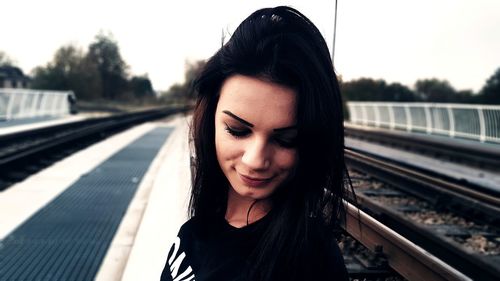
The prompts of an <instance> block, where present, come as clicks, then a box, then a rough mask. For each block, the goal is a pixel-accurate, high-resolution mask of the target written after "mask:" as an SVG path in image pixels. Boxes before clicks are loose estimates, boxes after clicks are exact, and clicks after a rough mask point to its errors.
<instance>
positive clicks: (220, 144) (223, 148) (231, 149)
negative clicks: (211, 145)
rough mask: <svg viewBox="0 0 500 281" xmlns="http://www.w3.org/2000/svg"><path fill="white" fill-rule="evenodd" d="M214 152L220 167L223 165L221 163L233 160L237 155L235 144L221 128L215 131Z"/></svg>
mask: <svg viewBox="0 0 500 281" xmlns="http://www.w3.org/2000/svg"><path fill="white" fill-rule="evenodd" d="M215 151H216V154H217V160H219V164H220V165H222V164H223V161H227V160H230V159H233V158H234V157H236V156H237V154H238V147H237V146H236V142H235V141H234V140H232V139H231V136H229V134H228V133H227V132H226V131H225V130H224V129H223V128H219V129H216V131H215Z"/></svg>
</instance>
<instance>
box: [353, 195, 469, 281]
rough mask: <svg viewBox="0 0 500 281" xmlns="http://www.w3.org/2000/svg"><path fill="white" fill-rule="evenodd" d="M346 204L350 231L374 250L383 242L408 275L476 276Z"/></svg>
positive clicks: (413, 280)
mask: <svg viewBox="0 0 500 281" xmlns="http://www.w3.org/2000/svg"><path fill="white" fill-rule="evenodd" d="M344 204H345V206H346V210H347V217H346V224H345V229H346V231H347V232H348V233H349V234H350V235H351V236H353V237H354V238H355V239H356V240H358V241H359V242H360V243H361V244H363V245H364V246H365V247H367V248H369V249H370V250H372V251H375V248H376V247H379V246H382V248H383V253H384V255H385V256H386V258H387V260H388V262H389V265H390V266H391V267H392V268H393V269H394V270H396V271H397V272H398V273H399V274H401V275H402V276H403V277H404V278H406V279H408V280H410V281H420V280H421V281H429V280H432V281H434V280H436V281H437V280H472V279H470V278H469V277H467V276H465V275H464V274H462V273H460V272H459V271H457V270H456V269H454V268H453V267H451V266H449V265H448V264H446V263H445V262H443V261H442V260H440V259H438V258H436V257H435V256H433V255H431V254H430V253H429V252H427V251H425V250H423V249H422V248H420V247H419V246H417V245H415V244H413V243H412V242H411V241H409V240H407V239H406V238H404V237H403V236H401V235H399V234H398V233H396V232H395V231H393V230H391V229H389V228H388V227H386V226H384V225H383V224H381V223H379V222H378V221H377V220H375V219H374V218H372V217H371V216H369V215H368V214H366V213H365V212H363V211H361V210H359V209H358V208H356V207H355V206H354V205H352V204H350V203H348V202H344Z"/></svg>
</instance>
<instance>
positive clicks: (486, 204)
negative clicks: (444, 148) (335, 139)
mask: <svg viewBox="0 0 500 281" xmlns="http://www.w3.org/2000/svg"><path fill="white" fill-rule="evenodd" d="M345 156H346V161H347V163H348V164H349V165H351V166H353V167H357V168H359V169H360V170H367V171H369V172H370V173H372V174H375V175H377V177H379V178H380V179H382V180H383V181H386V182H389V183H391V184H393V185H395V186H397V187H398V188H400V189H403V190H405V191H406V192H408V193H411V194H413V195H416V196H418V197H424V198H425V199H427V200H430V201H432V202H435V201H436V200H437V199H438V196H436V195H441V196H446V198H449V199H450V200H453V201H454V202H457V203H458V204H461V205H463V206H465V207H467V208H474V209H477V210H479V211H481V212H483V213H485V214H487V215H488V216H491V215H493V217H489V219H494V220H498V219H500V198H499V197H498V195H495V194H490V193H486V192H481V188H480V187H476V188H475V189H473V188H472V187H470V186H466V185H461V184H459V183H457V182H454V181H453V180H451V179H446V178H445V177H436V176H431V175H429V174H428V173H429V172H427V173H425V172H423V171H421V170H419V169H416V168H411V167H409V166H403V165H402V164H395V163H391V162H388V161H384V160H382V159H380V158H375V157H372V156H368V155H366V154H361V153H359V152H355V151H353V150H351V149H346V150H345ZM410 185H411V187H410ZM414 185H418V186H419V188H418V189H416V188H413V186H414Z"/></svg>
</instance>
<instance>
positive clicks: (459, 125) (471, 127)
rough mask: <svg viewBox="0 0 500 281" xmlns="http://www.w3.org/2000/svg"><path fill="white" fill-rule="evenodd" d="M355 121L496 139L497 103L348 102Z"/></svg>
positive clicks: (499, 138)
mask: <svg viewBox="0 0 500 281" xmlns="http://www.w3.org/2000/svg"><path fill="white" fill-rule="evenodd" d="M347 106H348V108H349V116H350V122H352V123H354V124H358V125H364V126H372V127H378V128H387V129H391V130H405V131H408V132H421V133H427V134H436V135H447V136H449V137H452V138H453V137H461V138H467V139H473V140H478V141H480V142H495V143H500V105H472V104H445V103H397V102H348V103H347Z"/></svg>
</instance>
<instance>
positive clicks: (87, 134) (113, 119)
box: [0, 107, 188, 191]
mask: <svg viewBox="0 0 500 281" xmlns="http://www.w3.org/2000/svg"><path fill="white" fill-rule="evenodd" d="M186 110H188V108H187V107H184V108H159V109H153V110H145V111H138V112H133V113H126V114H119V115H112V116H108V117H103V118H92V119H87V120H82V121H76V122H71V123H66V124H62V125H56V126H50V127H45V128H39V129H35V130H30V131H22V132H18V133H12V134H7V135H1V136H0V147H2V148H3V149H5V148H6V147H9V146H11V148H10V149H9V151H2V153H1V154H0V169H2V170H3V171H6V170H9V169H11V168H12V167H15V166H17V164H18V163H24V162H29V159H33V158H36V157H37V155H40V154H44V153H46V152H48V151H52V150H54V149H58V147H62V146H70V145H74V144H78V143H80V142H81V141H83V140H84V139H90V138H94V137H95V138H98V139H102V138H103V137H104V136H106V135H109V134H111V133H112V132H116V131H119V130H122V129H125V128H128V127H130V126H133V125H135V124H139V123H142V122H147V121H151V120H154V119H158V118H162V117H165V116H168V115H170V114H174V113H177V112H183V111H186ZM23 141H26V143H23ZM16 145H17V147H16ZM4 188H6V187H4ZM4 188H2V187H1V186H0V191H1V190H2V189H4Z"/></svg>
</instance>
